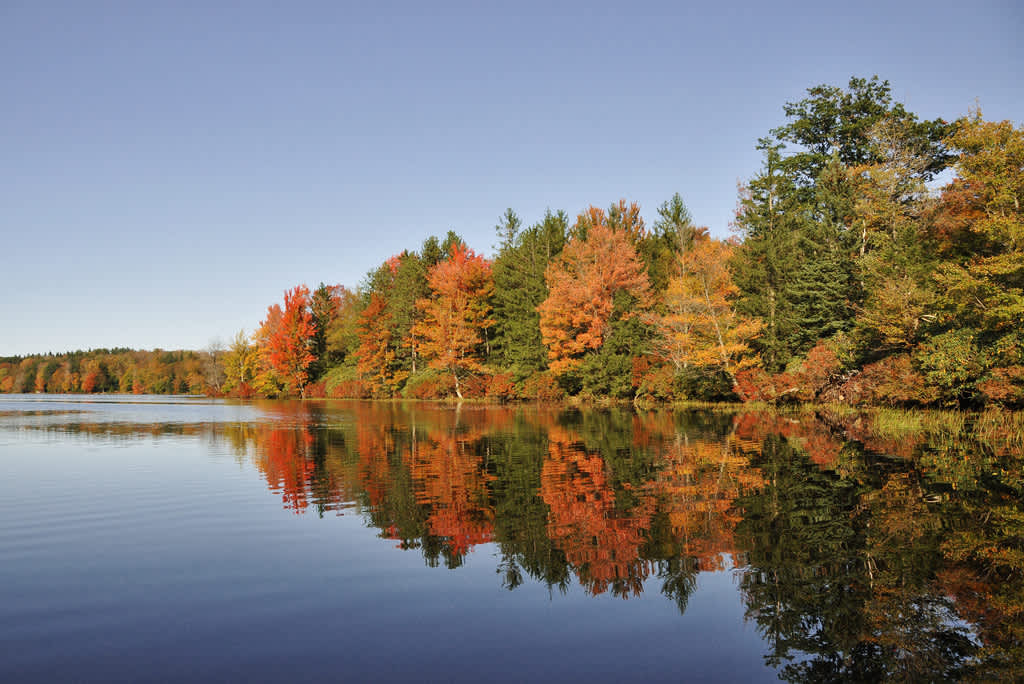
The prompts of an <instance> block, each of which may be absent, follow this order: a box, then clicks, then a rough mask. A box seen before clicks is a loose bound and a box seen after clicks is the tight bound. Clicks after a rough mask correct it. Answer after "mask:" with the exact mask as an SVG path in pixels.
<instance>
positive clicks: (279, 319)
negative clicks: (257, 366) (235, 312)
mask: <svg viewBox="0 0 1024 684" xmlns="http://www.w3.org/2000/svg"><path fill="white" fill-rule="evenodd" d="M309 304H310V301H309V288H308V287H306V286H305V285H298V286H296V287H294V288H292V289H291V290H286V291H285V293H284V309H281V307H280V306H278V305H277V304H274V305H273V306H270V307H268V309H267V318H266V320H265V321H263V322H262V323H261V324H260V329H259V331H257V333H256V338H257V340H258V342H259V345H260V357H261V358H262V359H263V362H264V364H265V365H266V367H267V368H268V369H269V370H271V371H272V372H273V374H274V375H275V376H276V377H277V378H278V380H280V382H281V384H283V385H284V388H285V391H287V392H288V393H289V394H295V393H298V394H300V395H301V396H302V397H303V398H305V396H306V384H307V383H308V382H309V373H308V371H309V364H311V363H312V362H313V361H314V360H315V359H316V356H314V355H313V352H312V350H311V347H312V344H313V335H314V334H315V333H316V326H315V325H314V324H313V314H312V313H311V312H310V309H309Z"/></svg>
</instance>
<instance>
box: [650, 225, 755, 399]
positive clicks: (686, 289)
mask: <svg viewBox="0 0 1024 684" xmlns="http://www.w3.org/2000/svg"><path fill="white" fill-rule="evenodd" d="M733 249H734V247H733V245H731V244H729V243H728V242H722V241H720V240H715V239H712V238H710V237H709V236H708V235H707V234H706V232H700V233H698V234H697V235H696V237H695V238H694V239H693V242H692V244H691V246H690V248H689V249H687V250H686V251H685V252H683V253H682V255H681V256H680V258H679V275H677V276H675V277H673V278H672V279H671V280H669V283H668V289H667V290H666V292H665V296H664V308H665V313H664V314H661V315H657V314H654V315H652V316H650V317H649V318H650V320H651V321H652V322H653V323H654V324H655V326H656V328H657V330H658V333H659V336H658V341H657V342H656V349H657V352H658V353H659V354H660V355H661V356H662V357H663V358H665V359H667V360H668V361H671V362H672V364H673V365H674V366H675V368H676V370H677V372H681V371H683V370H684V369H686V368H688V367H691V366H692V367H695V368H698V369H702V370H713V371H720V372H722V373H725V375H726V376H727V377H728V378H729V380H730V383H731V384H732V386H733V388H734V390H735V391H736V392H737V394H740V395H741V396H742V392H741V391H740V390H739V386H738V384H737V383H736V375H735V374H736V371H738V370H740V369H742V368H744V367H747V366H750V365H752V364H754V363H755V362H756V360H757V357H756V355H755V354H754V353H753V351H752V350H751V348H750V344H749V343H750V341H751V340H752V339H754V338H755V337H756V336H757V335H758V333H759V332H760V329H761V323H760V321H758V320H756V319H753V318H750V317H747V316H743V315H741V314H739V313H738V312H737V310H736V307H735V305H734V301H733V300H734V299H735V297H736V295H737V294H738V292H739V290H738V288H737V287H736V285H735V284H734V283H733V280H732V275H731V274H730V272H729V268H728V263H729V260H730V259H731V258H732V251H733Z"/></svg>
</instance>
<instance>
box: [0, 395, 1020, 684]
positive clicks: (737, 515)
mask: <svg viewBox="0 0 1024 684" xmlns="http://www.w3.org/2000/svg"><path fill="white" fill-rule="evenodd" d="M1013 420H1017V423H1016V424H1017V425H1018V426H1019V425H1020V422H1019V419H1018V418H1014V419H1013ZM1013 420H1010V421H1008V422H1007V423H1006V424H1007V425H1010V424H1011V423H1013ZM915 425H916V427H914V428H913V429H910V428H907V427H906V426H901V425H892V424H886V423H885V422H884V421H881V420H873V419H872V418H871V417H857V416H836V415H830V414H818V415H814V414H805V415H799V416H797V415H781V416H780V415H776V414H769V413H762V414H756V413H747V414H736V415H732V414H726V413H670V412H650V413H641V414H634V413H632V412H629V411H620V410H605V411H580V410H557V409H545V408H538V407H533V406H523V407H514V408H502V407H480V406H463V407H462V408H459V409H456V408H455V407H447V406H432V405H424V404H412V405H401V404H393V403H370V402H350V403H322V402H321V403H318V402H305V403H298V402H294V403H290V402H254V403H239V402H235V403H232V402H225V401H220V400H209V399H203V398H176V397H145V396H143V397H138V396H117V397H110V396H103V397H97V396H74V395H68V396H47V395H23V396H0V559H2V563H0V586H3V587H4V601H3V602H2V604H0V643H2V644H4V650H5V656H4V657H3V658H0V679H3V680H37V681H44V680H46V681H50V680H56V679H80V680H91V681H109V680H131V681H138V680H145V679H153V680H162V681H166V680H196V679H203V680H220V679H245V680H282V679H289V680H290V679H297V678H312V677H322V678H329V679H332V680H335V679H372V680H420V679H428V680H442V681H453V680H459V681H476V680H479V679H488V680H492V681H494V680H499V681H522V680H524V679H541V680H555V679H572V680H582V679H589V680H596V681H621V680H624V679H640V678H643V679H648V680H655V681H660V680H668V679H673V680H676V679H680V678H692V679H697V680H701V681H762V680H763V681H776V680H777V679H778V678H779V677H782V678H784V679H787V680H791V681H840V680H848V681H872V680H883V679H903V680H910V681H918V680H935V679H957V678H986V677H996V678H1008V679H1013V678H1016V677H1021V676H1024V672H1021V670H1020V663H1021V661H1022V660H1024V658H1022V645H1021V644H1022V636H1024V629H1022V627H1021V624H1022V623H1024V619H1022V617H1024V582H1022V576H1021V573H1022V570H1024V561H1022V557H1024V548H1022V547H1024V522H1022V521H1024V513H1022V510H1021V503H1020V501H1021V495H1022V493H1024V492H1022V489H1024V488H1022V475H1021V443H1020V434H1019V432H1014V431H1013V429H1011V428H1006V429H1004V430H1001V429H1000V428H998V425H999V422H998V421H996V422H995V423H993V422H992V420H989V422H988V423H986V425H987V427H986V428H985V429H984V430H982V429H981V428H980V427H978V426H972V424H971V423H970V421H968V422H967V423H964V422H963V421H960V422H956V421H946V422H943V421H942V420H940V419H933V418H928V419H927V420H925V419H921V420H918V421H917V423H915ZM993 425H995V426H996V427H993Z"/></svg>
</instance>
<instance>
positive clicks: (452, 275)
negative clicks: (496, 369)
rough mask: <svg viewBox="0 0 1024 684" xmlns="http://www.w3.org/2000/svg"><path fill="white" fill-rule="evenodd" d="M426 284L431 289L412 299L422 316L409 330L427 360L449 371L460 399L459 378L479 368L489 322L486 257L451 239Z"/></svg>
mask: <svg viewBox="0 0 1024 684" xmlns="http://www.w3.org/2000/svg"><path fill="white" fill-rule="evenodd" d="M427 283H428V284H429V285H430V289H431V291H432V294H431V296H430V297H426V298H424V299H420V300H419V301H417V302H416V307H417V308H418V309H419V310H420V311H421V312H422V313H423V318H422V319H421V320H420V321H418V322H417V323H416V324H415V325H414V326H413V328H412V334H413V337H414V338H415V339H416V341H417V349H418V352H419V353H420V355H421V356H423V357H424V358H426V359H427V365H428V366H430V367H431V368H434V369H437V370H442V371H446V372H449V373H451V375H452V378H453V379H454V381H455V393H456V394H457V395H458V396H459V398H460V399H461V398H462V391H461V388H460V380H461V379H462V378H464V377H465V376H466V374H468V373H472V372H480V371H482V370H484V365H483V362H482V360H481V355H480V353H479V352H480V347H481V345H482V344H483V343H484V333H485V331H486V330H487V329H488V328H490V327H491V326H493V325H494V320H493V319H492V318H491V316H490V314H491V305H490V298H491V295H492V294H493V292H494V278H493V277H492V275H491V262H490V261H488V260H487V259H484V258H483V257H482V256H480V255H478V254H476V253H475V252H474V251H473V250H471V249H469V248H468V247H466V246H465V245H464V244H456V245H454V246H453V247H452V253H451V257H450V258H448V259H447V260H445V261H441V262H439V263H437V264H436V265H435V266H434V267H433V268H431V269H430V271H429V272H428V273H427Z"/></svg>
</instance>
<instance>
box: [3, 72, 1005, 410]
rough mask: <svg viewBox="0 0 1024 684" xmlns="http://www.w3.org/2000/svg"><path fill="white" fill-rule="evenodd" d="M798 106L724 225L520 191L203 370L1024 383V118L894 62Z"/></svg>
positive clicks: (267, 322) (572, 387) (867, 389)
mask: <svg viewBox="0 0 1024 684" xmlns="http://www.w3.org/2000/svg"><path fill="white" fill-rule="evenodd" d="M783 111H784V114H785V123H784V124H783V125H781V126H778V127H776V128H773V129H771V130H770V131H769V132H768V134H767V135H766V136H765V137H764V138H762V139H761V140H759V142H758V149H759V150H760V151H761V153H762V155H763V164H762V167H761V169H760V170H759V171H758V172H757V174H755V176H754V177H752V178H750V179H749V180H748V181H747V182H746V183H745V184H744V186H743V187H742V188H741V190H740V198H739V202H738V207H737V213H736V220H735V224H734V228H735V232H734V235H733V236H732V237H730V238H729V239H725V240H721V239H717V238H714V237H712V236H710V235H709V233H708V231H707V229H706V228H702V227H700V226H698V225H696V224H695V222H694V221H693V219H692V218H691V216H690V213H689V211H688V210H687V208H686V205H685V203H684V202H683V199H682V198H681V196H680V195H679V194H676V195H674V196H673V197H672V198H670V199H669V200H668V201H666V202H664V203H663V204H662V205H661V206H660V207H658V209H657V218H656V219H655V220H654V221H653V223H651V224H650V225H647V224H646V222H645V221H644V219H643V218H642V217H641V215H640V207H639V206H638V205H637V204H636V203H632V202H628V201H626V200H620V201H618V202H616V203H613V204H612V205H611V206H609V207H608V208H607V209H603V208H599V207H596V206H590V207H587V208H586V209H585V210H583V211H582V212H580V213H579V214H578V215H577V216H576V218H575V219H574V220H571V219H570V217H569V215H568V214H566V213H565V212H564V211H550V210H549V211H548V212H547V213H545V215H544V216H543V217H542V218H541V219H540V220H539V221H538V222H536V223H535V224H533V225H530V226H525V225H524V224H523V222H522V220H521V219H520V217H519V216H518V215H517V214H516V213H515V212H514V211H513V210H511V209H509V210H507V211H506V212H505V213H504V214H503V215H502V216H501V218H500V220H499V222H498V225H497V227H496V230H497V235H498V241H499V243H498V246H497V252H496V254H495V256H494V258H493V259H487V258H484V256H483V255H481V254H479V253H477V252H475V251H474V250H473V249H471V248H470V247H469V246H468V245H466V243H465V241H464V240H462V238H460V237H459V236H458V235H456V234H455V233H453V232H449V233H448V235H446V236H445V237H444V238H438V237H429V238H427V239H426V240H425V241H424V242H423V244H422V245H421V246H420V248H419V249H418V250H405V251H403V252H401V253H400V254H397V255H395V256H393V257H391V258H389V259H387V260H386V261H385V262H384V263H382V264H381V265H380V266H379V267H377V268H375V269H374V270H372V271H370V272H369V273H368V274H367V276H366V278H365V279H364V280H363V282H362V283H360V284H359V285H358V286H357V287H355V288H353V289H350V288H347V287H344V286H338V285H336V286H328V285H325V284H323V283H321V284H320V286H319V287H317V288H316V289H314V290H312V291H310V289H309V288H308V287H306V286H305V285H300V286H297V287H295V288H292V289H290V290H288V291H287V292H285V295H284V301H283V304H274V305H272V306H270V307H269V308H268V310H267V315H266V318H265V319H264V320H263V321H262V322H260V324H259V326H258V327H257V329H256V332H255V333H254V334H252V335H246V334H245V333H244V332H240V333H239V334H238V336H237V337H236V338H235V340H234V341H233V342H232V343H231V345H230V347H229V348H228V349H227V350H225V351H224V352H223V354H217V353H213V354H212V356H213V358H214V359H215V360H216V362H217V365H218V366H219V368H221V369H222V373H223V382H218V383H216V384H218V385H219V386H218V387H216V388H214V387H213V386H212V385H210V386H208V387H207V388H206V391H210V390H213V389H215V391H216V392H217V393H228V394H234V395H239V396H330V397H408V398H442V397H458V398H463V397H489V398H493V399H500V400H511V399H558V398H562V397H565V396H578V397H581V398H604V397H608V398H614V399H631V400H634V401H673V400H743V401H750V400H757V401H767V402H786V401H836V402H849V403H877V404H900V405H922V406H924V405H941V406H974V405H982V404H993V403H999V404H1003V405H1007V406H1017V407H1019V406H1021V405H1024V338H1022V334H1021V332H1020V329H1021V325H1020V323H1021V321H1022V320H1024V217H1022V213H1021V207H1020V201H1021V197H1022V196H1024V130H1022V129H1021V128H1020V127H1017V126H1014V125H1013V124H1012V123H1010V122H1006V121H1003V122H992V121H985V120H984V119H983V118H982V116H981V113H980V111H975V112H972V113H971V114H970V115H969V116H966V117H963V118H961V119H959V120H957V121H953V122H947V121H944V120H942V119H934V120H921V119H919V118H918V116H917V115H915V114H913V113H911V112H908V111H907V110H906V109H905V107H904V106H903V105H902V104H899V103H895V102H893V100H892V95H891V88H890V86H889V83H888V82H887V81H882V80H879V79H878V77H872V78H870V79H863V78H852V79H851V80H850V81H849V83H848V84H847V86H846V87H837V86H829V85H820V86H815V87H813V88H809V89H808V90H807V97H805V98H804V99H802V100H800V101H798V102H790V103H787V104H786V105H785V106H784V108H783ZM940 183H943V184H942V185H941V187H937V186H938V185H939V184H940ZM3 372H4V371H3V370H2V366H0V373H3ZM3 382H4V380H3V375H0V389H3V388H4V384H3ZM15 384H17V383H15ZM37 384H38V383H37ZM43 384H44V386H46V383H45V382H44V383H43ZM21 385H22V387H24V381H22V383H21ZM81 389H82V390H83V391H88V390H85V388H84V386H83V387H82V388H81ZM7 391H10V390H9V389H8V390H7Z"/></svg>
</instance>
